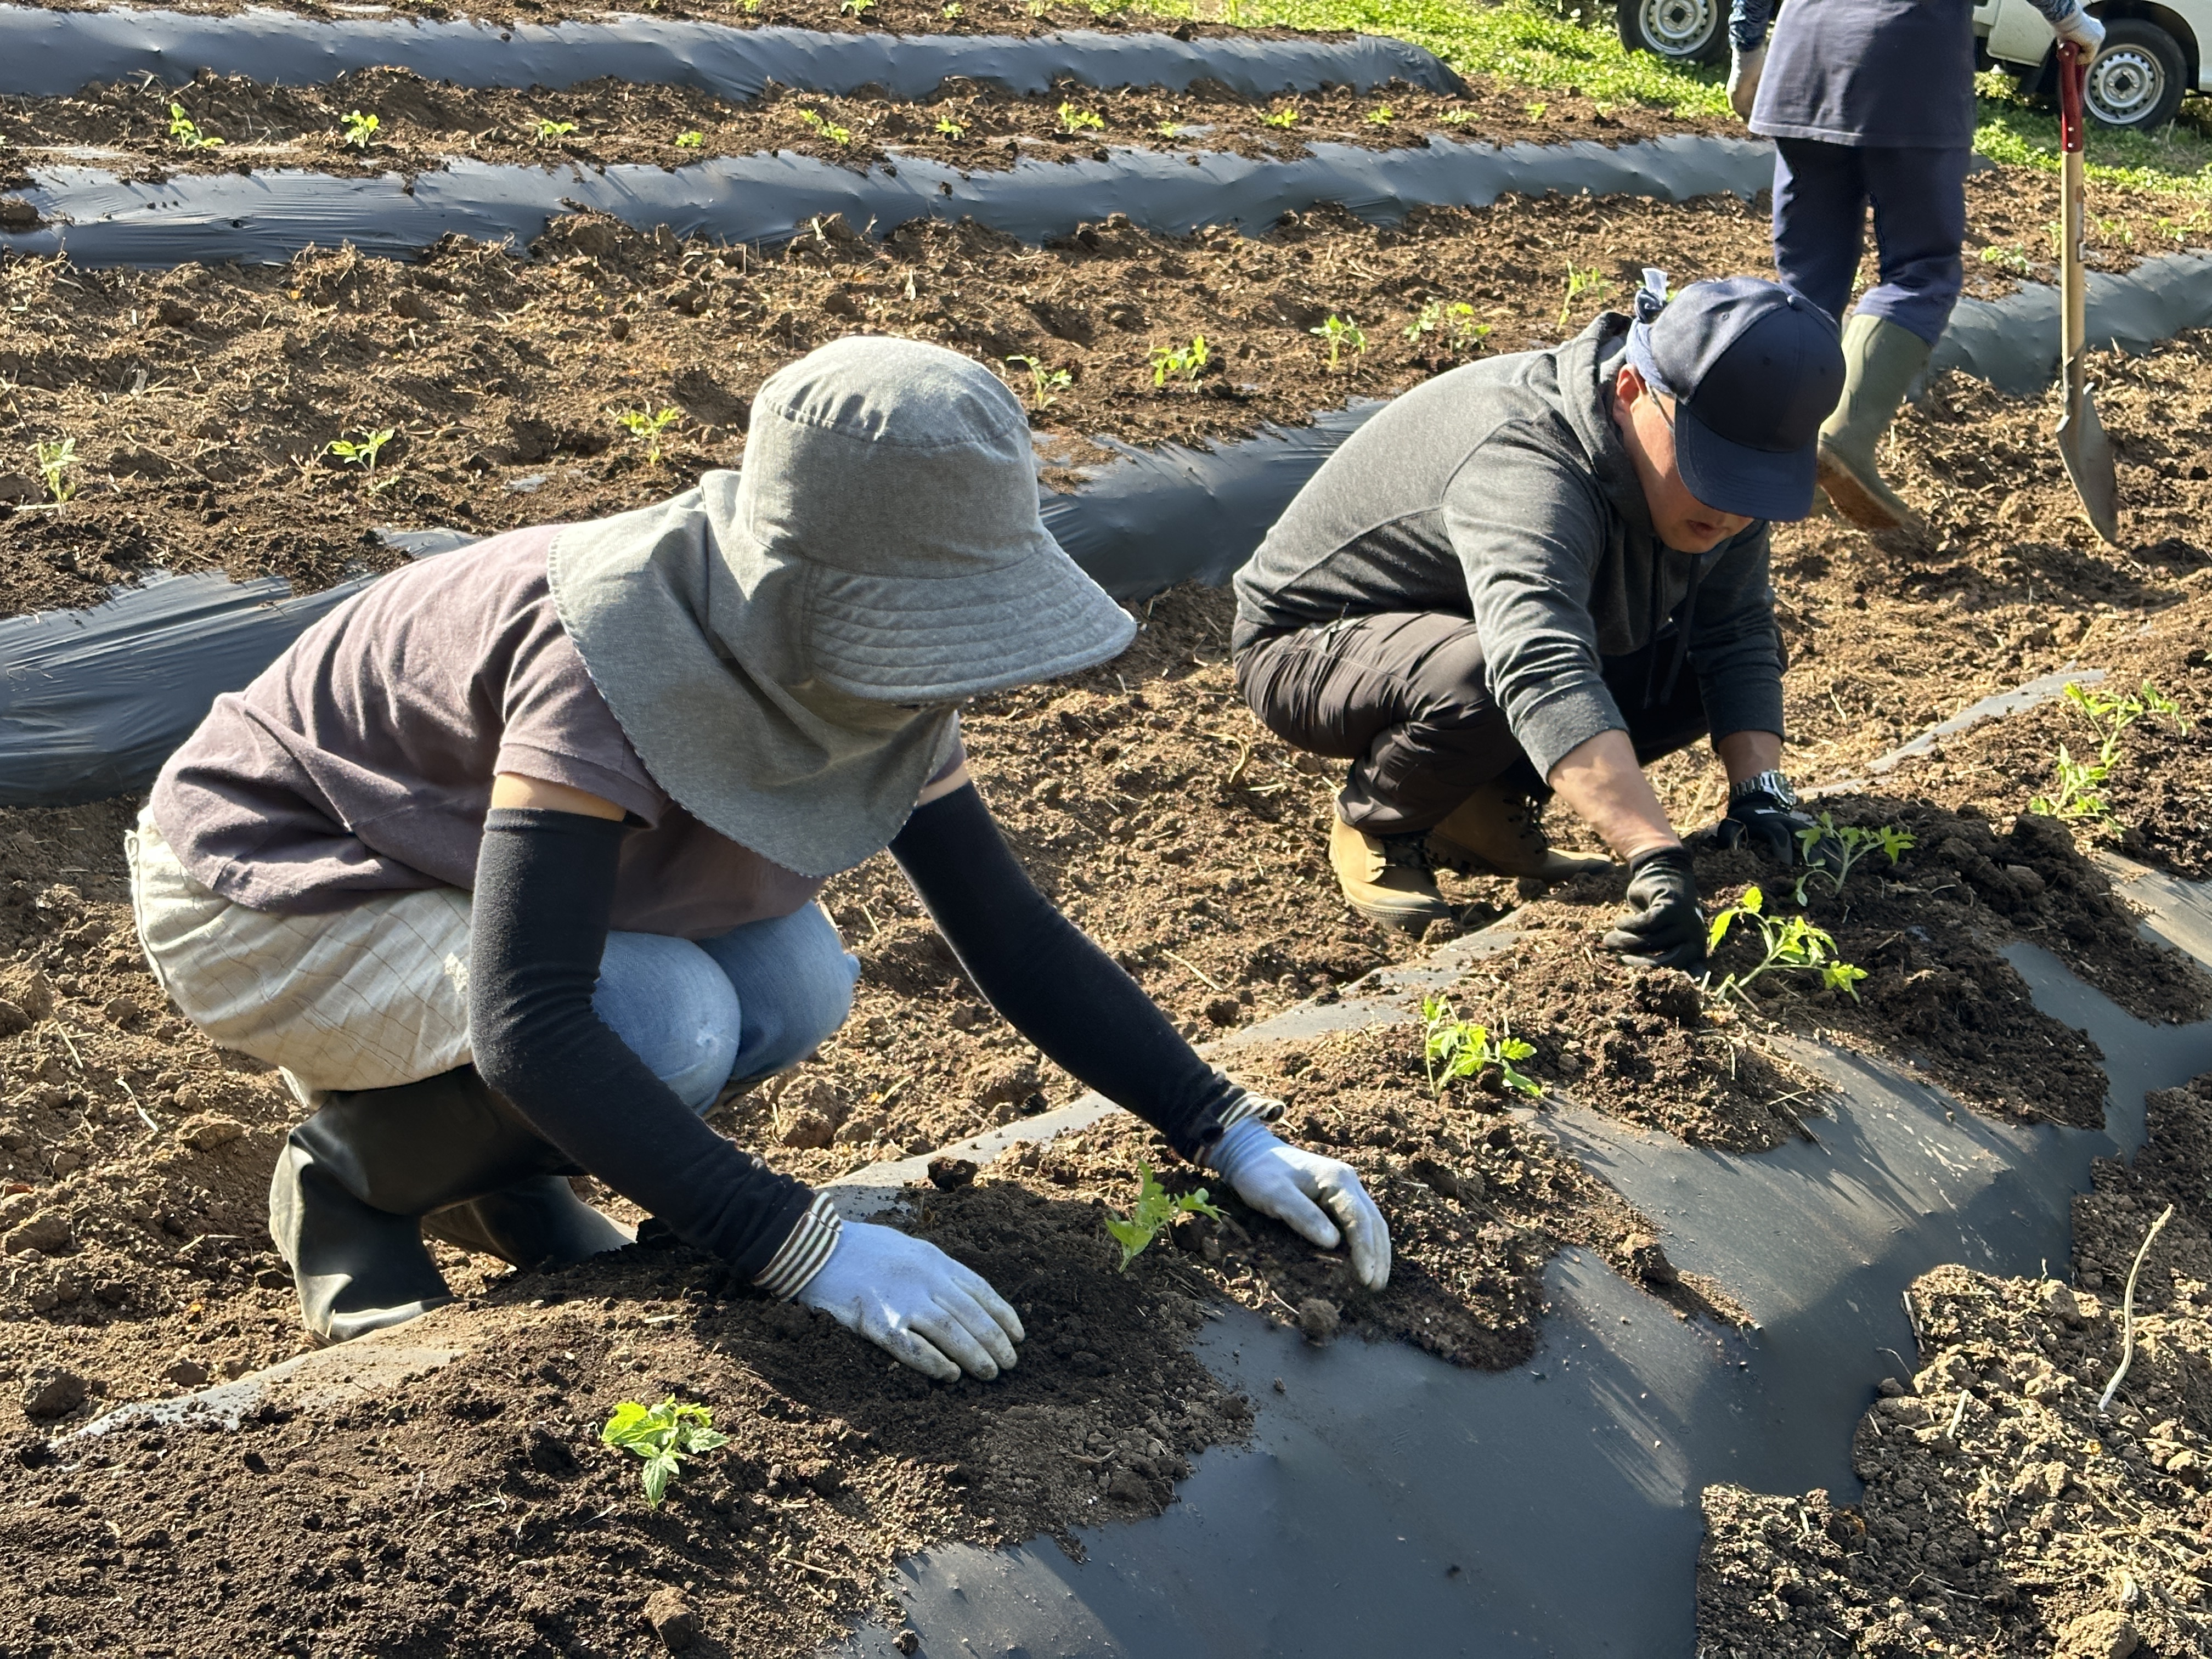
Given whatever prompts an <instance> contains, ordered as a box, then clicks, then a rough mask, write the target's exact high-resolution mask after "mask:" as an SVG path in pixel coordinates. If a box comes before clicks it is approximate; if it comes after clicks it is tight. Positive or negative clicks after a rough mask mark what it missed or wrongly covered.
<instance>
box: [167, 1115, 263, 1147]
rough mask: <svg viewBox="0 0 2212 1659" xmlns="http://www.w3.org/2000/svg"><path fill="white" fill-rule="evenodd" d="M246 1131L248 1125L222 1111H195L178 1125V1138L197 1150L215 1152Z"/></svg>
mask: <svg viewBox="0 0 2212 1659" xmlns="http://www.w3.org/2000/svg"><path fill="white" fill-rule="evenodd" d="M244 1133H246V1126H245V1125H244V1124H243V1123H240V1121H238V1120H237V1119H236V1118H234V1117H226V1116H224V1115H222V1113H221V1112H195V1113H194V1114H193V1115H191V1116H190V1117H188V1118H186V1119H185V1121H183V1122H182V1123H179V1125H178V1126H177V1139H179V1140H180V1141H182V1142H183V1143H184V1144H185V1146H190V1147H191V1149H192V1150H193V1151H195V1152H213V1151H214V1150H215V1149H216V1147H218V1146H228V1144H229V1143H230V1142H232V1141H234V1140H236V1139H238V1138H239V1137H240V1136H241V1135H243V1134H244Z"/></svg>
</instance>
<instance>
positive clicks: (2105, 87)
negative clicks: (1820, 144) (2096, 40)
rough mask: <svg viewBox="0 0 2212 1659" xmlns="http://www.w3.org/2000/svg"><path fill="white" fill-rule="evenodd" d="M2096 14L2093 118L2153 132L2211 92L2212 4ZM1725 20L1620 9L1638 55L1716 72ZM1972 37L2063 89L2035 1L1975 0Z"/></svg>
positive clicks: (1700, 7) (1685, 1) (1624, 3)
mask: <svg viewBox="0 0 2212 1659" xmlns="http://www.w3.org/2000/svg"><path fill="white" fill-rule="evenodd" d="M1784 3H1787V0H1784ZM2089 9H2090V11H2091V12H2092V13H2093V15H2095V16H2096V18H2097V21H2100V22H2101V23H2102V24H2104V26H2105V47H2104V50H2103V51H2102V52H2099V53H2098V54H2097V59H2096V62H2094V63H2093V64H2090V66H2089V114H2090V117H2091V118H2093V119H2094V120H2096V121H2099V122H2101V123H2102V124H2103V125H2106V126H2108V127H2131V128H2134V129H2136V130H2138V131H2148V130H2149V129H2151V128H2154V127H2162V126H2164V125H2166V123H2167V122H2168V121H2171V120H2172V118H2173V117H2174V112H2176V111H2177V110H2179V108H2180V107H2181V100H2182V95H2183V94H2185V93H2188V92H2191V91H2197V92H2212V0H2156V3H2154V0H2101V3H2098V4H2093V5H2092V6H2090V8H2089ZM1728 14H1729V8H1728V0H1620V39H1621V41H1622V44H1624V45H1626V46H1628V47H1629V48H1630V49H1631V50H1632V51H1640V52H1656V53H1658V54H1659V55H1660V56H1661V57H1662V58H1688V59H1691V60H1692V61H1693V62H1697V63H1704V64H1712V63H1719V62H1721V61H1723V59H1725V58H1727V57H1728ZM1974 33H1975V35H1976V36H1977V37H1978V42H1979V53H1978V55H1979V56H1981V57H1983V58H1986V60H1987V64H1986V65H1985V66H1986V67H1994V68H1996V69H2001V70H2004V71H2005V72H2006V73H2008V74H2009V75H2010V76H2013V78H2014V79H2015V80H2016V81H2018V82H2020V84H2021V88H2022V89H2023V90H2025V91H2028V92H2045V93H2048V92H2052V91H2054V90H2055V89H2056V86H2057V82H2056V80H2055V78H2054V71H2053V60H2052V57H2051V25H2050V24H2048V23H2046V22H2045V21H2044V19H2043V14H2042V13H2041V12H2039V11H2038V10H2037V9H2035V8H2034V7H2033V5H2031V4H2030V3H2028V0H1978V3H1976V4H1975V6H1974Z"/></svg>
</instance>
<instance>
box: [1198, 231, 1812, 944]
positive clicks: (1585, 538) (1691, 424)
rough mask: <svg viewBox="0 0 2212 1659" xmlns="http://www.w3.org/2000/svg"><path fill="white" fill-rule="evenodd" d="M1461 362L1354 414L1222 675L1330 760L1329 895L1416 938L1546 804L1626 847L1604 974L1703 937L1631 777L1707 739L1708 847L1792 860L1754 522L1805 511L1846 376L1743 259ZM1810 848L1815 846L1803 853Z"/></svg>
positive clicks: (1671, 848)
mask: <svg viewBox="0 0 2212 1659" xmlns="http://www.w3.org/2000/svg"><path fill="white" fill-rule="evenodd" d="M1644 277H1645V281H1644V287H1643V288H1642V289H1640V290H1639V291H1638V294H1637V296H1636V313H1635V315H1634V316H1633V317H1628V316H1623V315H1620V314H1619V313H1604V314H1602V315H1601V316H1599V317H1598V318H1597V319H1596V320H1595V321H1594V322H1592V323H1591V324H1590V325H1589V327H1588V328H1587V329H1585V330H1584V331H1583V332H1582V333H1581V334H1580V335H1579V336H1577V337H1576V338H1574V339H1572V340H1570V341H1568V342H1567V343H1565V344H1564V345H1561V346H1558V347H1555V348H1553V349H1547V350H1540V351H1528V352H1522V353H1519V354H1517V355H1515V356H1501V357H1494V358H1490V359H1486V360H1485V361H1482V362H1474V363H1469V364H1467V365H1465V366H1464V367H1462V368H1455V369H1453V370H1451V371H1449V373H1447V374H1441V375H1438V376H1437V378H1436V379H1435V380H1431V381H1429V382H1428V383H1427V384H1425V386H1420V387H1419V388H1418V389H1417V390H1415V391H1413V392H1407V393H1406V394H1405V395H1404V396H1402V397H1401V398H1398V399H1397V400H1396V401H1395V402H1394V403H1392V404H1389V407H1387V408H1385V409H1384V410H1383V411H1382V412H1381V413H1379V414H1377V415H1376V416H1375V417H1374V418H1373V419H1372V420H1370V421H1369V422H1367V424H1366V425H1364V426H1363V427H1362V428H1360V429H1359V430H1358V432H1356V433H1355V434H1353V435H1352V437H1351V438H1350V439H1349V440H1348V441H1346V443H1345V444H1344V446H1343V447H1341V448H1340V449H1339V450H1337V451H1336V453H1334V454H1333V455H1332V456H1330V457H1329V459H1328V460H1327V461H1326V462H1324V463H1323V464H1322V467H1321V469H1320V471H1317V472H1316V473H1315V475H1314V476H1313V477H1312V478H1311V479H1310V480H1309V481H1308V482H1307V483H1306V485H1305V488H1304V489H1302V490H1301V491H1300V492H1299V493H1298V495H1297V497H1296V499H1294V500H1293V501H1291V505H1290V507H1288V508H1287V509H1286V510H1285V512H1284V513H1283V516H1282V518H1281V519H1280V520H1278V521H1277V523H1276V524H1275V526H1273V529H1271V530H1270V531H1269V532H1268V533H1267V538H1266V539H1265V540H1264V541H1262V542H1261V544H1260V547H1259V550H1257V551H1256V552H1255V554H1254V555H1253V556H1252V558H1251V559H1250V560H1249V562H1247V563H1246V564H1245V565H1244V567H1243V568H1242V569H1241V570H1239V571H1238V572H1237V576H1236V579H1235V583H1236V590H1237V623H1236V628H1235V629H1234V632H1233V634H1232V635H1231V647H1232V649H1233V650H1234V651H1235V653H1236V660H1237V684H1238V687H1239V688H1240V690H1242V691H1243V695H1244V696H1245V699H1246V701H1247V702H1249V703H1250V704H1251V706H1252V708H1253V709H1254V711H1255V713H1256V714H1258V715H1259V716H1260V718H1261V720H1262V721H1263V722H1265V723H1266V725H1267V726H1268V728H1269V729H1270V730H1272V731H1273V732H1276V733H1277V734H1278V735H1279V736H1280V737H1282V738H1285V739H1286V740H1288V741H1289V742H1291V743H1292V744H1296V745H1297V746H1298V747H1300V748H1303V749H1305V750H1310V751H1311V752H1313V753H1315V754H1318V755H1323V756H1328V757H1333V758H1335V759H1340V760H1347V761H1349V762H1351V763H1352V765H1351V770H1350V774H1349V776H1348V777H1347V779H1346V783H1345V786H1344V788H1343V790H1342V792H1341V793H1340V794H1339V796H1338V798H1337V811H1336V817H1335V821H1334V823H1332V825H1331V826H1330V837H1329V861H1330V863H1331V865H1332V866H1333V867H1334V871H1335V873H1336V877H1337V881H1338V884H1339V886H1340V889H1341V890H1342V892H1343V895H1344V897H1345V900H1346V902H1347V903H1348V904H1350V905H1351V906H1352V908H1353V909H1354V910H1357V911H1358V912H1359V913H1360V914H1361V915H1364V916H1366V917H1368V918H1369V919H1370V920H1371V921H1377V922H1380V923H1383V924H1384V925H1386V926H1391V927H1402V928H1406V929H1408V930H1410V931H1413V932H1419V931H1421V930H1423V929H1425V928H1426V927H1427V926H1428V925H1429V924H1430V923H1431V922H1432V921H1441V920H1444V919H1447V918H1448V917H1449V915H1450V914H1451V911H1450V907H1449V905H1447V904H1446V903H1445V902H1444V900H1443V896H1442V895H1441V894H1440V892H1439V891H1438V890H1437V880H1436V873H1435V872H1436V871H1437V868H1438V867H1439V866H1443V867H1447V868H1451V869H1456V870H1459V871H1462V872H1473V873H1484V874H1492V875H1504V876H1513V877H1517V878H1520V879H1521V880H1522V883H1523V884H1524V886H1526V887H1530V888H1533V887H1534V886H1535V885H1537V884H1548V883H1554V882H1558V881H1562V880H1565V879H1566V878H1570V877H1572V876H1575V875H1577V874H1582V873H1585V872H1593V871H1599V870H1603V869H1605V868H1607V867H1608V864H1607V860H1605V859H1603V858H1599V857H1591V856H1583V855H1570V854H1564V853H1560V852H1558V851H1556V850H1554V849H1553V848H1552V847H1551V846H1550V844H1549V842H1548V841H1547V838H1546V836H1545V835H1544V833H1543V830H1542V829H1541V825H1540V823H1539V821H1538V810H1539V808H1538V803H1539V802H1540V801H1541V800H1542V799H1546V798H1547V797H1548V796H1550V795H1551V794H1552V793H1554V792H1556V793H1558V794H1559V796H1560V797H1562V798H1563V799H1565V801H1566V803H1567V805H1569V806H1570V807H1571V809H1572V810H1573V811H1575V812H1576V813H1577V815H1578V816H1579V817H1581V818H1582V819H1583V822H1584V823H1587V824H1588V825H1589V827H1590V828H1591V829H1593V830H1594V831H1595V833H1596V835H1597V836H1598V838H1599V839H1600V840H1601V841H1602V842H1604V843H1605V844H1606V846H1607V848H1610V849H1611V851H1612V852H1613V854H1616V855H1617V856H1618V857H1620V859H1622V860H1626V863H1627V865H1628V875H1629V879H1628V902H1629V905H1630V907H1631V914H1630V915H1628V916H1627V917H1626V918H1625V919H1624V920H1623V921H1621V922H1620V925H1619V926H1618V927H1616V928H1615V929H1614V930H1613V933H1610V934H1609V935H1608V936H1607V941H1606V942H1607V945H1609V946H1611V947H1612V948H1613V950H1614V951H1617V952H1619V953H1620V955H1621V956H1623V957H1626V959H1628V960H1629V961H1631V962H1633V963H1640V964H1645V965H1657V966H1665V967H1687V966H1691V965H1693V964H1695V963H1698V962H1699V961H1702V960H1703V958H1704V956H1705V928H1704V924H1703V921H1702V919H1701V917H1700V915H1699V909H1698V903H1697V892H1696V882H1695V877H1694V874H1693V872H1692V868H1691V862H1690V855H1689V853H1688V851H1687V850H1686V848H1685V847H1684V845H1683V842H1682V839H1681V837H1680V836H1679V835H1678V834H1677V833H1676V832H1675V829H1674V826H1673V825H1672V824H1671V823H1669V822H1668V818H1667V816H1666V814H1665V812H1664V811H1662V810H1661V807H1660V805H1659V801H1658V799H1657V797H1656V795H1655V794H1654V793H1652V790H1651V787H1650V784H1649V783H1648V782H1647V781H1645V779H1644V773H1643V770H1642V768H1643V767H1644V765H1646V764H1648V763H1650V761H1652V760H1654V759H1656V757H1659V756H1661V755H1664V754H1668V753H1670V752H1672V751H1673V750H1677V749H1680V748H1682V747H1683V746H1685V745H1686V744H1689V743H1691V742H1692V741H1693V740H1695V739H1696V738H1698V737H1699V736H1700V735H1710V737H1711V740H1712V744H1713V747H1714V749H1715V750H1717V753H1718V754H1719V757H1720V758H1721V761H1722V763H1723V765H1724V766H1725V767H1726V769H1727V772H1728V776H1729V786H1730V795H1729V808H1728V816H1727V817H1725V818H1723V820H1722V823H1721V824H1720V826H1719V827H1718V834H1719V836H1720V838H1721V839H1722V840H1723V841H1724V842H1730V843H1733V842H1735V841H1738V840H1742V839H1745V838H1748V839H1750V840H1751V841H1752V842H1753V843H1754V844H1755V845H1756V846H1758V847H1759V848H1761V849H1763V850H1764V851H1765V853H1766V854H1769V855H1770V856H1771V857H1773V858H1774V859H1776V860H1779V861H1782V862H1784V863H1790V862H1793V861H1795V860H1796V859H1797V858H1798V857H1799V856H1800V854H1801V852H1802V847H1801V843H1800V842H1799V841H1798V839H1797V836H1798V834H1799V832H1800V831H1802V830H1803V829H1806V828H1807V827H1808V825H1809V823H1810V820H1809V819H1808V818H1807V817H1805V816H1804V815H1803V814H1802V813H1801V812H1799V811H1797V809H1796V797H1795V795H1794V794H1793V793H1791V791H1790V786H1789V782H1788V780H1787V779H1786V778H1785V777H1784V774H1783V773H1782V771H1781V769H1780V768H1781V762H1782V733H1783V723H1782V667H1783V661H1782V649H1781V636H1780V635H1779V633H1778V630H1777V629H1776V626H1775V620H1774V595H1773V591H1772V589H1771V586H1769V580H1768V535H1767V526H1768V524H1769V523H1770V522H1771V521H1773V520H1791V519H1801V518H1802V517H1804V516H1805V514H1806V513H1808V511H1809V510H1810V508H1811V507H1812V503H1813V491H1814V472H1815V468H1816V466H1817V456H1816V452H1815V443H1816V440H1817V437H1818V434H1819V431H1820V422H1821V421H1822V420H1823V419H1824V418H1825V417H1826V415H1827V413H1828V411H1829V410H1830V409H1831V408H1832V407H1833V406H1834V404H1835V401H1836V396H1837V393H1838V391H1839V390H1840V389H1841V387H1842V385H1843V375H1844V365H1843V356H1842V353H1841V350H1840V349H1839V348H1838V343H1837V337H1836V326H1835V324H1834V323H1833V321H1832V320H1831V319H1829V318H1828V316H1827V315H1826V313H1823V312H1822V311H1821V310H1820V308H1819V307H1816V306H1814V305H1812V304H1811V303H1809V302H1808V301H1806V300H1805V299H1804V298H1803V297H1802V296H1801V295H1796V294H1794V293H1792V292H1790V290H1789V289H1784V288H1783V287H1780V286H1779V285H1778V284H1776V283H1770V282H1764V281H1761V280H1759V279H1758V278H1755V277H1748V276H1738V277H1729V278H1726V279H1724V280H1722V281H1717V282H1704V283H1692V285H1691V286H1689V287H1688V288H1686V289H1683V290H1682V292H1681V293H1680V295H1678V296H1677V297H1675V298H1674V300H1673V301H1672V302H1671V303H1670V302H1669V301H1668V299H1667V288H1666V276H1665V274H1664V273H1663V272H1660V271H1656V270H1647V271H1646V272H1645V273H1644ZM1819 852H1820V849H1817V848H1816V849H1814V854H1815V855H1817V854H1818V853H1819Z"/></svg>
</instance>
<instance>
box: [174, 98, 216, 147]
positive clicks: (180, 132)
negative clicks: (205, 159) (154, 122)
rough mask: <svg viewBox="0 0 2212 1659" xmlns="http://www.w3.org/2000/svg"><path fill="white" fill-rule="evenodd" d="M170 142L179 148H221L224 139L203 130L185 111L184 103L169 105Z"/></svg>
mask: <svg viewBox="0 0 2212 1659" xmlns="http://www.w3.org/2000/svg"><path fill="white" fill-rule="evenodd" d="M169 142H170V143H173V144H174V145H175V146H176V147H177V148H178V149H221V148H222V139H220V138H218V137H216V136H215V134H213V133H211V132H207V131H202V130H201V129H200V128H199V127H197V126H196V125H193V122H192V118H191V117H190V116H189V115H186V114H185V106H183V105H182V104H172V105H170V106H169Z"/></svg>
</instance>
